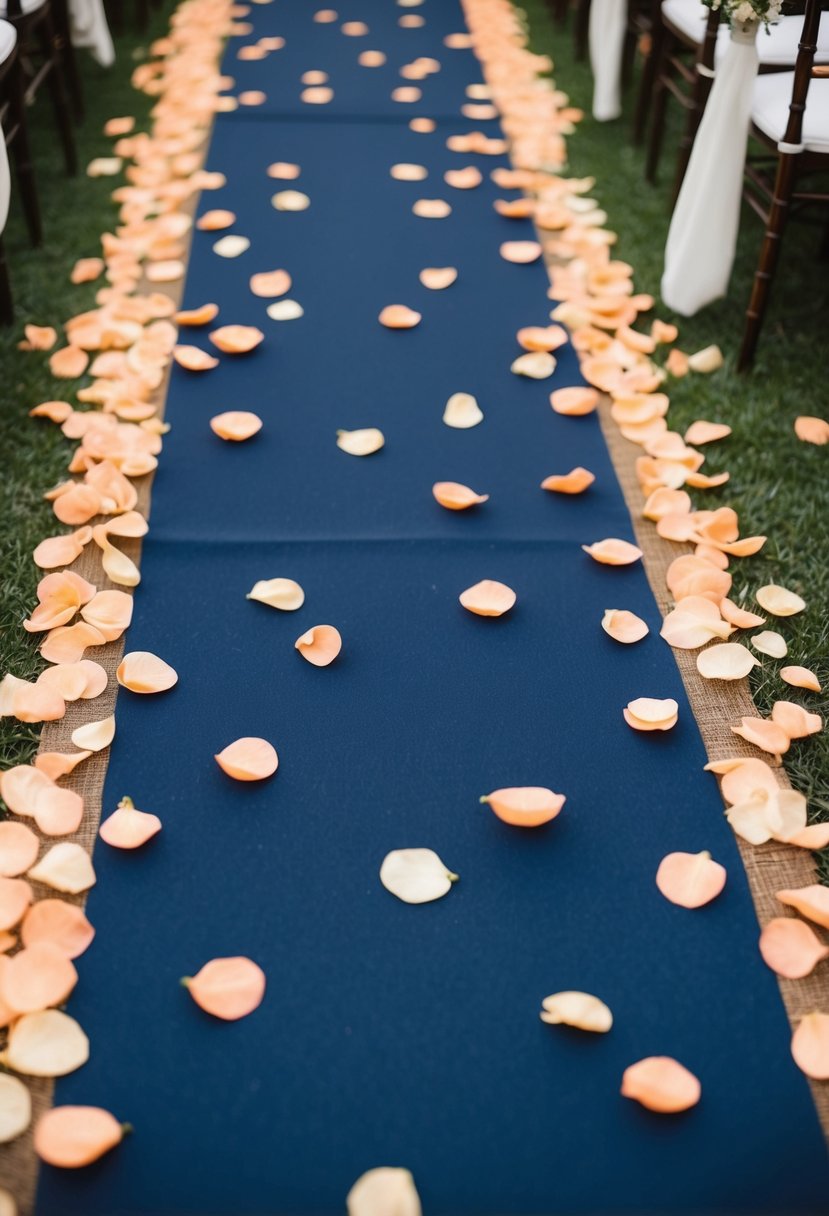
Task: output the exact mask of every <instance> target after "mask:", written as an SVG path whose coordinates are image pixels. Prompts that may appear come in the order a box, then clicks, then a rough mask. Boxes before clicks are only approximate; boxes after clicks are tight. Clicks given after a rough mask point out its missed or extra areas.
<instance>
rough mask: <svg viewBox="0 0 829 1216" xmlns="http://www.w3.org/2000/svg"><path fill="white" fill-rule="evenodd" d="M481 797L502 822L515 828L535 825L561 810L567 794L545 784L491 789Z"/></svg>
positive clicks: (542, 822) (548, 819)
mask: <svg viewBox="0 0 829 1216" xmlns="http://www.w3.org/2000/svg"><path fill="white" fill-rule="evenodd" d="M480 801H481V802H482V803H485V804H486V805H487V806H489V808H490V810H491V811H493V812H494V814H496V815H497V816H498V818H499V819H501V820H503V822H504V823H509V824H511V825H512V826H513V827H518V828H537V827H540V826H541V824H544V823H549V822H550V821H551V820H552V819H555V818H556V816H557V815H559V814H560V812H561V808H562V807H563V806H564V803H565V801H566V798H565V795H564V794H555V793H553V791H552V790H549V789H547V788H546V787H545V786H538V785H526V786H508V787H506V788H505V789H501V790H493V792H492V793H491V794H485V795H484V796H483V797H482V798H481V799H480Z"/></svg>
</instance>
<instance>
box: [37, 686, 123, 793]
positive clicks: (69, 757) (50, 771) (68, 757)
mask: <svg viewBox="0 0 829 1216" xmlns="http://www.w3.org/2000/svg"><path fill="white" fill-rule="evenodd" d="M104 674H106V673H104ZM91 755H92V752H38V754H37V755H36V756H35V768H36V769H39V771H40V772H41V773H45V774H46V776H47V777H48V778H49V779H50V781H57V780H58V778H59V777H66V776H67V775H68V774H69V773H71V772H73V771H74V769H76V768H77V767H78V765H79V764H80V763H81V761H83V760H88V759H89V757H90V756H91Z"/></svg>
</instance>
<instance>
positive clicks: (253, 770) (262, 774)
mask: <svg viewBox="0 0 829 1216" xmlns="http://www.w3.org/2000/svg"><path fill="white" fill-rule="evenodd" d="M214 759H215V761H216V763H217V764H218V766H219V768H220V769H221V770H222V771H223V772H225V773H227V775H228V777H233V778H234V780H236V781H263V780H264V779H265V778H266V777H272V776H273V774H274V773H275V772H276V770H277V768H278V767H279V757H278V756H277V754H276V748H275V747H274V746H273V745H272V744H271V743H268V741H267V739H259V738H257V737H256V736H249V735H246V736H244V737H243V738H241V739H237V740H236V741H235V742H234V743H229V744H228V745H227V747H225V748H223V749H222V751H220V752H219V753H218V755H216V756H214Z"/></svg>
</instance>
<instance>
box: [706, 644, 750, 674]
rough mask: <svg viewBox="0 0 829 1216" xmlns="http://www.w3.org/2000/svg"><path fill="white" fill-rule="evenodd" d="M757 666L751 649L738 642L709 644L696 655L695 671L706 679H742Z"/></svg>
mask: <svg viewBox="0 0 829 1216" xmlns="http://www.w3.org/2000/svg"><path fill="white" fill-rule="evenodd" d="M759 666H760V664H759V662H758V660H757V659H755V657H754V655H753V654H752V653H751V651H750V650H748V648H747V647H745V646H741V645H740V643H739V642H723V643H722V644H721V645H719V646H709V647H708V649H707V650H702V651H700V653H699V654H698V655H697V671H698V672H699V674H700V675H701V676H704V677H705V679H706V680H743V679H745V677H746V676H747V675H748V673H749V672H750V671H751V669H752V668H753V667H759Z"/></svg>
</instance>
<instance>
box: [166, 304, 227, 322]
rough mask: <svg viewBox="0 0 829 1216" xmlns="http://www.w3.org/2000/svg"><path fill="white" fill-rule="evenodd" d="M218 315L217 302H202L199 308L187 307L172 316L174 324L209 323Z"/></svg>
mask: <svg viewBox="0 0 829 1216" xmlns="http://www.w3.org/2000/svg"><path fill="white" fill-rule="evenodd" d="M218 315H219V305H218V304H202V305H201V306H200V307H199V308H188V309H185V310H184V311H182V312H177V313H176V314H175V316H174V317H173V320H174V321H175V323H176V325H209V324H210V322H211V321H215V319H216V317H218Z"/></svg>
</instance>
